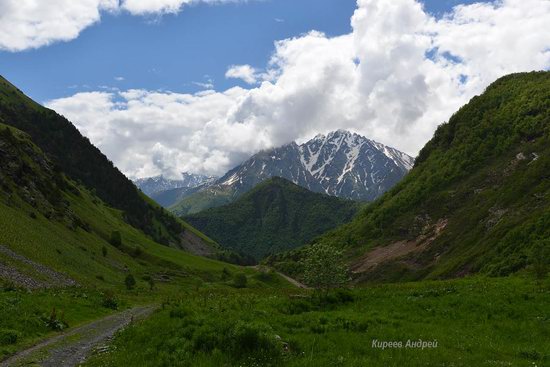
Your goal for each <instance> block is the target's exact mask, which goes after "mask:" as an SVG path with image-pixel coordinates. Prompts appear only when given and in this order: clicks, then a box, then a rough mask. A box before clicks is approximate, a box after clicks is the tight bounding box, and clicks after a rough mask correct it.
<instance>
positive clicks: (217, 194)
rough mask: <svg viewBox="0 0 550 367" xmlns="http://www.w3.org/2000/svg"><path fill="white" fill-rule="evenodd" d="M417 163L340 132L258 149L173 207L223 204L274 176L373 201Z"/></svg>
mask: <svg viewBox="0 0 550 367" xmlns="http://www.w3.org/2000/svg"><path fill="white" fill-rule="evenodd" d="M413 161H414V160H413V158H412V157H410V156H408V155H407V154H405V153H402V152H400V151H398V150H396V149H393V148H390V147H386V146H384V145H383V144H380V143H377V142H374V141H372V140H369V139H367V138H365V137H362V136H360V135H357V134H353V133H350V132H348V131H344V130H338V131H334V132H331V133H330V134H328V135H327V136H324V135H318V136H316V137H315V138H313V139H312V140H310V141H308V142H306V143H304V144H301V145H298V144H297V143H295V142H293V143H290V144H287V145H284V146H282V147H278V148H274V149H271V150H266V151H262V152H259V153H258V154H255V155H254V156H252V157H251V158H250V159H248V160H247V161H245V162H244V163H242V164H241V165H239V166H237V167H235V168H233V169H232V170H230V171H229V172H227V173H226V174H225V175H224V176H223V177H221V178H220V179H219V180H217V181H216V182H214V183H213V184H212V185H207V186H205V187H203V188H201V189H200V190H198V191H196V192H194V193H192V194H187V195H186V196H185V197H184V198H183V199H182V200H181V201H180V202H179V203H177V204H176V205H174V206H172V207H171V208H170V209H171V210H172V211H173V212H174V213H176V214H178V215H184V214H188V213H196V212H199V211H201V210H204V209H207V208H211V207H215V206H219V205H224V204H227V203H230V202H232V201H234V200H235V199H236V198H238V197H239V196H240V195H242V194H243V193H245V192H247V191H249V190H250V189H252V188H253V187H254V186H256V185H257V184H259V183H261V182H262V181H264V180H266V179H269V178H271V177H276V176H278V177H283V178H285V179H287V180H289V181H292V182H294V183H295V184H297V185H299V186H302V187H304V188H306V189H308V190H311V191H314V192H319V193H324V194H328V195H332V196H338V197H341V198H346V199H353V200H359V201H371V200H374V199H376V198H377V197H379V196H380V195H382V194H383V193H384V192H386V191H387V190H389V189H390V188H391V187H393V186H394V185H395V184H396V183H397V182H399V180H401V179H402V178H403V176H404V175H405V174H406V173H407V172H408V170H409V169H410V168H411V167H412V164H413Z"/></svg>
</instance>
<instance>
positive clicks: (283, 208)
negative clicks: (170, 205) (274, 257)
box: [185, 177, 359, 260]
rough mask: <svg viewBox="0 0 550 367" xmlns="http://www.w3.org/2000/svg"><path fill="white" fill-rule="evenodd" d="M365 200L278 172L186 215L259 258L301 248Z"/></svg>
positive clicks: (240, 250)
mask: <svg viewBox="0 0 550 367" xmlns="http://www.w3.org/2000/svg"><path fill="white" fill-rule="evenodd" d="M358 208H359V204H358V203H356V202H353V201H350V200H344V199H340V198H336V197H333V196H328V195H326V194H319V193H314V192H311V191H309V190H307V189H304V188H303V187H301V186H298V185H295V184H293V183H292V182H290V181H288V180H285V179H283V178H279V177H274V178H271V179H268V180H266V181H264V182H262V183H261V184H259V185H257V186H256V187H254V188H253V189H252V190H250V191H248V192H247V193H246V194H244V195H242V196H241V197H240V198H239V199H237V200H236V201H235V202H233V203H231V204H229V205H225V206H221V207H218V208H211V209H208V210H205V211H202V212H200V213H197V214H194V215H190V216H187V217H185V220H186V221H187V222H188V223H190V224H192V225H193V226H194V227H196V228H198V229H199V230H201V231H203V232H204V233H205V234H207V235H208V236H209V237H211V238H212V239H214V240H215V241H217V242H218V243H219V244H220V245H222V246H223V247H225V248H227V249H229V250H232V251H235V252H237V253H241V254H246V255H249V256H252V257H254V258H255V259H256V260H259V259H262V258H263V257H265V256H267V255H269V254H273V253H277V252H280V251H284V250H289V249H293V248H296V247H298V246H301V245H304V244H306V243H308V242H309V241H311V240H312V239H313V238H315V237H316V236H318V235H320V234H322V233H324V232H326V231H328V230H329V229H332V228H335V227H336V226H338V225H340V224H343V223H346V222H348V221H349V220H351V218H352V217H353V216H354V214H355V213H356V212H357V209H358Z"/></svg>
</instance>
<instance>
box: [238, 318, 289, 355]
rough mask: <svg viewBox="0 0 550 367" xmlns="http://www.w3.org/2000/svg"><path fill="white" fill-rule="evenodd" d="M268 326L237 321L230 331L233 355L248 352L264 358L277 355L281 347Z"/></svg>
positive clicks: (246, 353)
mask: <svg viewBox="0 0 550 367" xmlns="http://www.w3.org/2000/svg"><path fill="white" fill-rule="evenodd" d="M270 334H271V333H270V330H269V327H267V326H265V325H261V324H255V323H245V322H243V321H239V322H237V323H236V324H235V325H234V326H233V328H232V330H231V332H230V335H229V337H230V340H231V342H232V343H233V347H232V349H233V355H234V356H235V357H237V358H239V357H242V356H244V355H249V354H257V355H259V356H262V357H264V358H266V359H269V357H274V356H277V355H278V354H280V353H281V348H279V345H278V343H277V340H276V339H275V337H274V336H271V335H270Z"/></svg>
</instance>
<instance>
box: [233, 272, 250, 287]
mask: <svg viewBox="0 0 550 367" xmlns="http://www.w3.org/2000/svg"><path fill="white" fill-rule="evenodd" d="M247 282H248V281H247V279H246V275H245V274H244V273H239V274H236V275H235V277H234V278H233V285H234V286H235V288H246V284H247Z"/></svg>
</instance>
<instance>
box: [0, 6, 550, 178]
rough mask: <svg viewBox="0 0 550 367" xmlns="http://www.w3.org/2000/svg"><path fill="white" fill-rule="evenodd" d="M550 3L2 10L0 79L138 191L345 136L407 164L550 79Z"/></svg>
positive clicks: (50, 7) (27, 8) (7, 8)
mask: <svg viewBox="0 0 550 367" xmlns="http://www.w3.org/2000/svg"><path fill="white" fill-rule="evenodd" d="M548 24H550V0H502V1H485V2H474V1H459V0H426V1H423V2H419V1H415V0H357V1H354V0H247V1H244V0H243V1H241V0H122V1H119V0H80V1H78V2H75V1H72V0H49V1H47V2H43V1H38V0H0V74H2V75H3V76H4V77H6V78H7V79H8V80H10V81H11V82H12V83H14V84H15V85H17V86H18V87H19V88H20V89H22V90H23V91H24V92H25V93H27V94H28V95H29V96H31V97H32V98H34V99H35V100H37V101H38V102H40V103H43V104H45V105H46V106H48V107H50V108H53V109H55V110H56V111H57V112H59V113H61V114H63V115H65V116H66V117H67V118H69V119H70V120H71V121H72V122H73V123H74V124H75V125H76V126H77V128H79V130H80V131H81V132H82V133H83V134H84V135H86V136H88V137H89V138H90V140H91V141H92V142H93V143H94V144H95V145H96V146H98V147H99V148H100V149H101V150H102V151H103V152H104V153H105V154H106V155H107V156H108V157H109V158H110V159H111V160H113V161H114V163H115V164H116V165H117V166H118V167H119V168H120V169H121V170H122V171H123V172H124V173H125V174H127V175H128V176H130V177H148V176H153V175H158V174H164V175H165V176H168V177H172V178H175V177H177V176H178V174H179V172H183V171H189V172H196V173H206V174H215V175H221V174H223V173H224V172H225V171H227V170H228V169H230V168H232V167H233V166H235V165H237V164H239V163H240V162H241V161H243V160H245V159H246V158H248V157H249V156H250V155H251V154H254V153H256V152H257V151H259V150H261V149H267V148H270V147H274V146H279V145H282V144H285V143H288V142H290V141H293V140H299V141H300V140H304V139H307V138H311V137H313V136H314V135H316V134H318V133H327V132H329V131H332V130H336V129H340V128H341V129H348V130H351V131H354V132H358V133H360V134H362V135H364V136H367V137H369V138H371V139H373V140H377V141H379V142H382V143H384V144H387V145H390V146H393V147H396V148H398V149H400V150H402V151H405V152H407V153H409V154H411V155H415V154H417V152H418V151H419V149H420V148H421V147H422V146H423V145H424V144H425V143H426V142H427V141H428V140H429V139H430V137H431V136H432V134H433V132H434V130H435V128H436V127H437V126H438V125H439V124H441V123H443V122H445V121H446V120H447V119H448V118H449V117H450V116H451V115H452V113H453V112H454V111H456V110H457V109H458V108H459V107H460V106H461V105H463V104H464V103H466V102H467V101H468V100H469V99H470V98H471V97H473V96H474V95H476V94H479V93H481V92H483V90H484V88H486V87H487V86H488V85H489V84H490V83H491V82H493V81H494V80H496V79H497V78H498V77H500V76H503V75H506V74H508V73H511V72H519V71H531V70H548V68H549V67H550V31H549V30H548Z"/></svg>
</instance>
